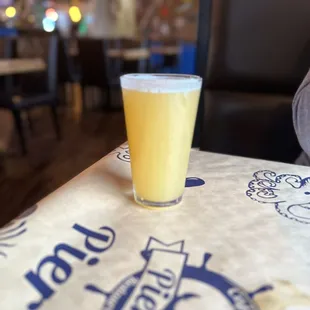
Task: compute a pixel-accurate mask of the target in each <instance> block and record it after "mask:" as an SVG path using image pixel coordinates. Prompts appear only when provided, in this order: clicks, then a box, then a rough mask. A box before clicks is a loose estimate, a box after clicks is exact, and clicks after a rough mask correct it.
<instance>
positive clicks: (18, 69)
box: [0, 58, 46, 76]
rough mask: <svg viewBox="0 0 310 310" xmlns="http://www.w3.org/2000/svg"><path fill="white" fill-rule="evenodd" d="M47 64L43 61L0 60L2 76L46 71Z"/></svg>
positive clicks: (33, 59) (38, 59)
mask: <svg viewBox="0 0 310 310" xmlns="http://www.w3.org/2000/svg"><path fill="white" fill-rule="evenodd" d="M45 69H46V64H45V63H44V61H43V59H40V58H32V59H26V58H23V59H2V60H0V75H2V76H4V75H12V74H22V73H32V72H38V71H44V70H45Z"/></svg>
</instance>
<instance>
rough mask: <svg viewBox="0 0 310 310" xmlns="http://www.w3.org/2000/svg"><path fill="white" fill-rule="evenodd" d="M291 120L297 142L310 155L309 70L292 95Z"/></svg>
mask: <svg viewBox="0 0 310 310" xmlns="http://www.w3.org/2000/svg"><path fill="white" fill-rule="evenodd" d="M293 122H294V127H295V131H296V134H297V138H298V140H299V143H300V145H301V147H302V149H303V150H304V151H305V153H306V154H307V155H308V156H310V71H309V72H308V74H307V75H306V77H305V79H304V80H303V82H302V84H301V85H300V87H299V89H298V90H297V93H296V95H295V97H294V100H293Z"/></svg>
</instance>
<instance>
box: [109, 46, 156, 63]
mask: <svg viewBox="0 0 310 310" xmlns="http://www.w3.org/2000/svg"><path fill="white" fill-rule="evenodd" d="M108 57H110V58H123V59H124V60H127V61H133V60H141V59H148V58H149V57H150V51H149V49H147V48H129V49H109V50H108Z"/></svg>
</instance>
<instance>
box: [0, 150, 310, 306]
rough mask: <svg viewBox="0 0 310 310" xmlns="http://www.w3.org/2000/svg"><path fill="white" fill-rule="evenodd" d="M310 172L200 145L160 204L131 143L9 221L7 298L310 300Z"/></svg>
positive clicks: (65, 302) (1, 286) (135, 302)
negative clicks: (141, 181)
mask: <svg viewBox="0 0 310 310" xmlns="http://www.w3.org/2000/svg"><path fill="white" fill-rule="evenodd" d="M309 176H310V169H308V168H304V167H299V166H293V165H286V164H280V163H274V162H266V161H260V160H251V159H245V158H238V157H232V156H224V155H218V154H211V153H205V152H199V151H192V154H191V160H190V166H189V172H188V179H187V188H186V190H185V195H184V200H183V203H182V204H181V205H180V206H179V207H176V208H173V209H170V210H163V211H150V210H147V209H144V208H142V207H139V206H137V205H136V204H135V203H134V202H133V198H132V190H131V187H132V185H131V177H130V164H129V154H128V149H127V147H126V146H122V147H120V148H119V149H117V150H116V151H114V152H112V153H111V154H110V155H108V156H107V157H105V158H103V159H102V160H101V161H99V162H98V163H97V164H95V165H94V166H92V167H90V168H89V169H88V170H86V171H85V172H84V173H82V174H81V175H79V176H77V177H76V178H75V179H73V180H72V181H71V182H69V183H68V184H66V185H65V186H63V187H62V188H60V189H59V190H58V191H56V192H55V193H53V194H52V195H50V196H49V197H47V198H46V199H44V200H43V201H41V202H39V203H38V204H37V205H36V206H34V207H33V208H32V209H31V210H29V211H28V212H27V214H24V215H22V216H21V217H20V218H19V219H16V220H15V221H13V222H12V223H10V225H9V226H7V227H5V228H3V229H2V230H0V274H1V281H0V309H5V310H9V309H87V310H89V309H212V310H221V309H237V310H241V309H242V310H250V309H251V310H252V309H261V310H278V309H281V310H282V309H291V310H292V309H299V310H301V309H303V310H305V309H310V239H309V238H310V183H309V180H310V179H308V177H309ZM17 194H18V193H17Z"/></svg>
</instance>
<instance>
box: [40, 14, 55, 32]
mask: <svg viewBox="0 0 310 310" xmlns="http://www.w3.org/2000/svg"><path fill="white" fill-rule="evenodd" d="M42 25H43V29H44V30H45V31H46V32H53V31H54V30H55V28H56V25H55V22H54V21H53V20H51V19H49V18H48V17H44V19H43V21H42Z"/></svg>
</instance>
